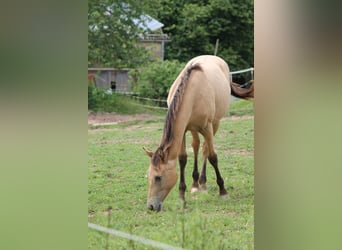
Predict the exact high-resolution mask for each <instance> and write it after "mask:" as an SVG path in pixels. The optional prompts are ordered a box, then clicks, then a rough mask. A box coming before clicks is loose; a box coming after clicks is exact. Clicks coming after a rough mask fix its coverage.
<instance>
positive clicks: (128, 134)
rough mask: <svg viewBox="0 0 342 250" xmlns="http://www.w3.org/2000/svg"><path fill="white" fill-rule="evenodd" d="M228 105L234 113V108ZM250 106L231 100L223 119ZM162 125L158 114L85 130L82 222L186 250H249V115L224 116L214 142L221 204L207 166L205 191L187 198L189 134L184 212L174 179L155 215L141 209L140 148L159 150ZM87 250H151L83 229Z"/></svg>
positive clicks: (143, 165)
mask: <svg viewBox="0 0 342 250" xmlns="http://www.w3.org/2000/svg"><path fill="white" fill-rule="evenodd" d="M234 106H235V107H239V108H238V109H236V108H235V110H234ZM246 107H247V108H246ZM251 107H252V103H251V102H247V101H236V102H234V103H233V105H232V108H231V110H232V111H231V113H230V114H232V113H233V114H238V115H243V114H251V113H252V111H251V110H252V108H251ZM234 112H235V113H234ZM163 122H164V116H163V115H162V116H160V115H158V116H151V117H150V118H146V119H144V120H133V121H128V122H124V123H120V124H116V125H106V126H101V125H98V126H89V128H88V164H89V165H88V221H89V222H91V223H95V224H98V225H101V226H105V227H109V228H113V229H116V230H119V231H123V232H126V233H130V234H134V235H137V236H141V237H145V238H148V239H152V240H155V241H159V242H163V243H166V244H169V245H172V246H176V247H182V248H185V249H253V248H254V243H253V242H254V205H253V203H254V118H253V116H251V115H249V116H236V117H234V119H232V118H231V117H230V116H228V114H227V116H226V117H225V118H223V119H222V121H221V125H220V128H219V130H218V132H217V134H216V136H215V149H216V152H217V155H218V160H219V168H220V172H221V174H222V177H223V178H224V181H225V186H226V189H227V191H228V194H229V197H228V198H227V199H220V198H219V192H218V186H217V184H216V177H215V173H214V169H213V168H212V166H211V165H210V164H209V163H208V167H207V187H208V190H207V192H200V193H195V194H190V188H191V183H192V177H191V173H192V168H193V153H192V147H191V145H190V143H191V136H190V133H188V134H187V153H188V163H187V166H186V170H185V172H186V184H187V191H186V199H187V206H186V207H185V208H184V209H183V206H182V203H181V200H180V199H179V198H178V183H179V181H178V182H177V184H176V186H175V187H174V188H173V190H172V191H171V193H170V194H169V196H168V197H167V198H166V200H165V201H164V203H163V209H162V211H160V212H154V211H149V210H148V209H147V207H146V199H147V178H146V170H147V168H148V166H149V161H150V159H149V158H148V156H146V154H145V152H144V151H143V149H142V147H143V146H146V147H148V148H150V149H152V150H154V149H155V148H157V147H158V145H159V142H160V139H161V135H162V129H163ZM201 141H202V137H201ZM199 159H200V168H201V162H202V161H201V157H200V158H199ZM177 165H178V163H177ZM88 248H89V249H94V250H95V249H96V250H97V249H154V248H151V247H148V246H146V245H143V244H140V243H137V242H133V241H129V240H126V239H122V238H118V237H114V236H108V235H106V234H104V233H100V232H97V231H94V230H92V229H88Z"/></svg>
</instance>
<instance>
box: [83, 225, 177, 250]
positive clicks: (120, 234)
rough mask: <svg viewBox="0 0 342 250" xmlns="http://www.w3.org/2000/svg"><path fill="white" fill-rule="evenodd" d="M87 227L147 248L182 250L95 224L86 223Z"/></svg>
mask: <svg viewBox="0 0 342 250" xmlns="http://www.w3.org/2000/svg"><path fill="white" fill-rule="evenodd" d="M88 227H89V228H91V229H94V230H97V231H100V232H104V233H107V234H110V235H114V236H117V237H121V238H125V239H128V240H134V241H137V242H140V243H142V244H145V245H149V246H153V247H158V248H160V249H168V250H182V249H183V248H179V247H174V246H171V245H168V244H165V243H161V242H158V241H154V240H150V239H146V238H144V237H140V236H136V235H133V234H128V233H124V232H121V231H118V230H114V229H110V228H107V227H102V226H99V225H96V224H93V223H88Z"/></svg>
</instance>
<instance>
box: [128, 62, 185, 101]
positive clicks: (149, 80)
mask: <svg viewBox="0 0 342 250" xmlns="http://www.w3.org/2000/svg"><path fill="white" fill-rule="evenodd" d="M183 67H184V64H183V63H180V62H178V61H176V60H172V61H169V60H165V61H155V62H152V63H150V64H149V65H147V66H146V67H144V68H142V69H139V70H132V71H130V77H131V79H132V80H131V81H130V84H131V87H132V89H133V91H135V92H138V93H139V95H140V96H144V97H149V98H156V99H166V98H167V95H168V92H169V89H170V86H171V85H172V83H173V82H174V80H175V79H176V77H177V75H178V74H179V72H180V71H181V70H182V69H183Z"/></svg>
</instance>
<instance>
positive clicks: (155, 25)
mask: <svg viewBox="0 0 342 250" xmlns="http://www.w3.org/2000/svg"><path fill="white" fill-rule="evenodd" d="M134 23H135V24H137V25H138V27H139V28H142V29H144V30H151V31H155V30H158V29H160V28H161V27H163V26H164V24H162V23H161V22H159V21H157V20H156V19H154V18H152V17H150V16H149V15H141V16H140V19H134Z"/></svg>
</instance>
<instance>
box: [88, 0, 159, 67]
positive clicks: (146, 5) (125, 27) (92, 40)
mask: <svg viewBox="0 0 342 250" xmlns="http://www.w3.org/2000/svg"><path fill="white" fill-rule="evenodd" d="M156 5H158V1H157V0H149V1H142V2H139V1H134V0H127V1H124V2H123V1H119V0H101V1H98V0H89V1H88V65H89V66H109V67H116V68H126V67H128V68H129V67H135V66H136V65H139V64H141V63H143V62H145V61H146V60H147V59H148V54H147V51H146V50H145V49H144V48H142V47H139V45H138V42H139V34H141V33H143V32H144V30H143V29H141V28H139V23H140V22H141V15H142V14H144V12H145V11H150V12H153V9H154V8H152V6H156Z"/></svg>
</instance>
